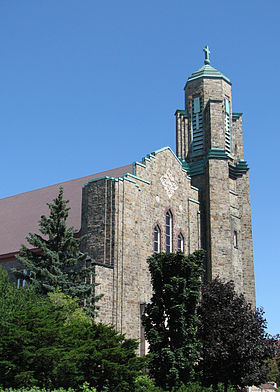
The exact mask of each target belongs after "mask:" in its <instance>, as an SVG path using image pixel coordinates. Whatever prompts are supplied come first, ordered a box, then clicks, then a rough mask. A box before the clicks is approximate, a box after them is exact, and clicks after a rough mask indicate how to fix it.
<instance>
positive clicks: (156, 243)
mask: <svg viewBox="0 0 280 392" xmlns="http://www.w3.org/2000/svg"><path fill="white" fill-rule="evenodd" d="M154 252H155V253H159V252H160V228H159V227H158V226H155V228H154Z"/></svg>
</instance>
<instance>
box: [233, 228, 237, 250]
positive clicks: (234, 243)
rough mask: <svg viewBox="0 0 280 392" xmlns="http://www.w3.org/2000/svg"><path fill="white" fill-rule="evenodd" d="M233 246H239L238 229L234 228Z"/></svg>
mask: <svg viewBox="0 0 280 392" xmlns="http://www.w3.org/2000/svg"><path fill="white" fill-rule="evenodd" d="M233 246H234V247H235V248H238V241H237V231H235V230H234V232H233Z"/></svg>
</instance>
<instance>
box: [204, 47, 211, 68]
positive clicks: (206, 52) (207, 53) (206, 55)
mask: <svg viewBox="0 0 280 392" xmlns="http://www.w3.org/2000/svg"><path fill="white" fill-rule="evenodd" d="M203 52H204V53H205V60H204V64H210V58H209V55H210V53H211V52H210V50H209V48H208V45H206V46H205V48H203Z"/></svg>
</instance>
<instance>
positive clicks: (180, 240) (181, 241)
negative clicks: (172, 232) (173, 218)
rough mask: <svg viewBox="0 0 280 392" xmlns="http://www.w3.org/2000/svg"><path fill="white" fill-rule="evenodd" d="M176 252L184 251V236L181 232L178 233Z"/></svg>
mask: <svg viewBox="0 0 280 392" xmlns="http://www.w3.org/2000/svg"><path fill="white" fill-rule="evenodd" d="M178 252H182V253H183V252H184V237H183V235H182V234H181V233H180V234H179V235H178Z"/></svg>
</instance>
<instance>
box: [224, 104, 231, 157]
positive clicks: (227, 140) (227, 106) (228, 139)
mask: <svg viewBox="0 0 280 392" xmlns="http://www.w3.org/2000/svg"><path fill="white" fill-rule="evenodd" d="M225 150H226V152H227V153H228V154H230V153H231V121H230V103H229V100H228V99H226V98H225Z"/></svg>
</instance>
